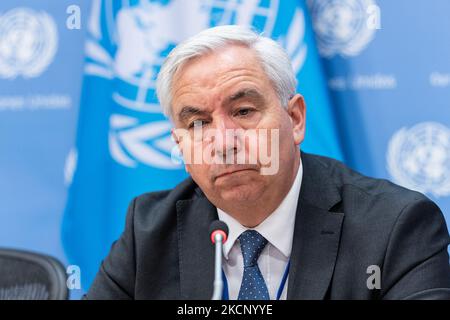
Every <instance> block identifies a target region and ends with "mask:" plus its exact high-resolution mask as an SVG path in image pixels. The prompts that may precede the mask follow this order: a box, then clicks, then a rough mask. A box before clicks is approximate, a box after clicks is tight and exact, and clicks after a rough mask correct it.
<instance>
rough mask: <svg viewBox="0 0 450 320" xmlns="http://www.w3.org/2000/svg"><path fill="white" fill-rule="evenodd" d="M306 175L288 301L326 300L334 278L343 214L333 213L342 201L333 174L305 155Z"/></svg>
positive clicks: (299, 203) (299, 211) (292, 253)
mask: <svg viewBox="0 0 450 320" xmlns="http://www.w3.org/2000/svg"><path fill="white" fill-rule="evenodd" d="M302 163H303V167H304V175H303V179H302V187H301V191H300V196H299V202H298V205H297V215H296V220H295V231H294V239H293V245H292V252H291V270H290V272H289V283H288V293H287V297H288V299H314V300H316V299H324V297H325V295H326V293H327V289H328V287H329V285H330V281H331V278H332V275H333V270H334V266H335V263H336V257H337V252H338V246H339V239H340V234H341V227H342V221H343V219H344V214H343V213H339V212H332V211H331V209H332V207H333V206H335V205H336V204H338V203H339V202H340V200H341V197H340V194H339V190H338V188H337V186H336V185H334V184H333V183H331V182H330V172H329V170H327V169H328V168H326V167H324V165H322V164H321V163H319V162H318V161H317V160H315V159H313V158H310V156H308V155H306V154H302Z"/></svg>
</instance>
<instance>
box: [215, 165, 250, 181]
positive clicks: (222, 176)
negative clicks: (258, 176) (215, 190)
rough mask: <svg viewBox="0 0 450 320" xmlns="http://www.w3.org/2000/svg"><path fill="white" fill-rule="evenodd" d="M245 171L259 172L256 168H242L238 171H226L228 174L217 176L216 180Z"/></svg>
mask: <svg viewBox="0 0 450 320" xmlns="http://www.w3.org/2000/svg"><path fill="white" fill-rule="evenodd" d="M245 171H257V170H256V169H255V168H242V169H237V170H230V171H226V172H223V173H221V174H219V175H218V176H216V178H215V180H217V179H219V178H225V177H227V176H231V175H233V174H235V173H240V172H245Z"/></svg>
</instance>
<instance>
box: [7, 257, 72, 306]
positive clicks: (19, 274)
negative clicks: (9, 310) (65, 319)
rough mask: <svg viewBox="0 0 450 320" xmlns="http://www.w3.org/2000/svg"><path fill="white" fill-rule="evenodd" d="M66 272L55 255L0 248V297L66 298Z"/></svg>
mask: <svg viewBox="0 0 450 320" xmlns="http://www.w3.org/2000/svg"><path fill="white" fill-rule="evenodd" d="M67 297H68V289H67V284H66V271H65V269H64V266H63V265H62V264H61V263H60V262H59V261H57V260H56V259H55V258H52V257H49V256H46V255H42V254H37V253H32V252H27V251H22V250H10V249H1V248H0V300H65V299H67Z"/></svg>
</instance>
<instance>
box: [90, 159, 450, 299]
mask: <svg viewBox="0 0 450 320" xmlns="http://www.w3.org/2000/svg"><path fill="white" fill-rule="evenodd" d="M302 162H303V168H304V174H303V181H302V186H301V192H300V195H299V202H298V208H297V215H296V221H295V231H294V239H293V247H292V253H291V268H290V272H289V281H288V292H287V297H288V299H403V298H406V297H409V296H410V297H412V298H414V297H420V298H443V297H444V296H445V291H446V290H449V289H448V288H450V267H449V256H448V253H447V246H448V244H449V243H450V239H449V235H448V231H447V227H446V224H445V221H444V218H443V215H442V213H441V211H440V210H439V208H438V207H437V206H436V205H435V204H434V203H433V202H431V201H430V200H429V199H427V198H426V197H425V196H423V195H422V194H420V193H417V192H414V191H410V190H407V189H404V188H401V187H399V186H396V185H394V184H392V183H390V182H388V181H386V180H377V179H371V178H367V177H364V176H362V175H360V174H358V173H356V172H354V171H352V170H350V169H349V168H347V167H346V166H344V165H343V164H342V163H340V162H338V161H335V160H332V159H328V158H324V157H319V156H313V155H308V154H305V153H302ZM217 218H218V217H217V212H216V208H215V207H214V205H213V204H211V202H209V201H208V199H207V198H206V197H205V196H204V194H203V193H202V191H201V190H200V189H199V187H198V186H197V185H196V184H195V183H194V182H193V180H192V179H187V180H185V181H184V182H182V183H181V184H179V185H178V186H177V187H175V188H174V189H172V190H169V191H162V192H153V193H148V194H144V195H141V196H139V197H137V198H136V199H134V200H133V202H132V203H131V205H130V207H129V210H128V214H127V219H126V227H125V231H124V232H123V234H122V236H121V237H120V239H119V240H118V241H116V242H115V243H114V244H113V246H112V248H111V252H110V253H109V255H108V256H107V257H106V259H105V260H104V261H103V263H102V265H101V267H100V270H99V272H98V275H97V277H96V278H95V280H94V282H93V284H92V286H91V288H90V290H89V291H88V294H87V298H88V299H210V298H211V296H212V290H213V285H212V283H213V278H214V271H213V269H214V248H213V245H212V244H211V242H210V239H209V232H208V228H209V225H210V223H211V222H212V221H213V220H215V219H217ZM371 265H377V266H379V267H380V271H381V289H379V290H378V289H373V290H369V289H368V287H367V279H368V278H369V277H370V276H371V274H372V273H367V268H368V267H369V266H371ZM439 288H441V289H442V288H447V289H443V290H440V289H439ZM442 291H444V293H442ZM447 294H448V291H447ZM447 297H448V295H447Z"/></svg>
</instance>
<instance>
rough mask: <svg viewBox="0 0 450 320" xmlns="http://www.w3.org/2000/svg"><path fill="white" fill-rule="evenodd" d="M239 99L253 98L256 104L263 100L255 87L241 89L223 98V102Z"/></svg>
mask: <svg viewBox="0 0 450 320" xmlns="http://www.w3.org/2000/svg"><path fill="white" fill-rule="evenodd" d="M240 99H250V100H254V101H255V102H256V103H257V104H262V103H263V102H264V97H263V95H262V94H261V93H259V92H258V91H257V90H255V89H242V90H239V91H238V92H236V93H234V94H232V95H231V96H229V97H228V98H227V99H225V101H224V103H223V104H229V103H232V102H235V101H237V100H240Z"/></svg>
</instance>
